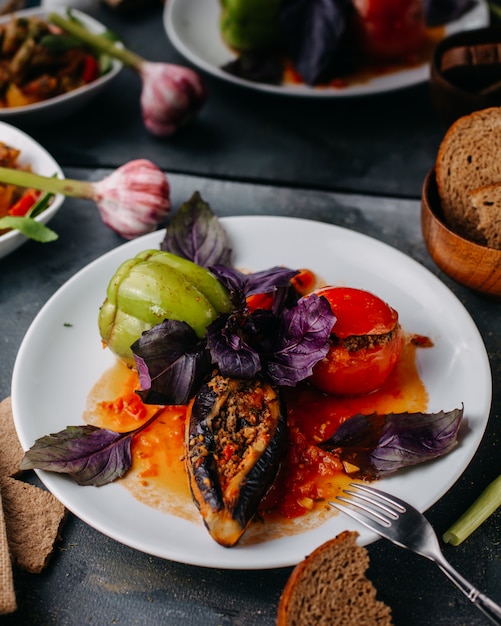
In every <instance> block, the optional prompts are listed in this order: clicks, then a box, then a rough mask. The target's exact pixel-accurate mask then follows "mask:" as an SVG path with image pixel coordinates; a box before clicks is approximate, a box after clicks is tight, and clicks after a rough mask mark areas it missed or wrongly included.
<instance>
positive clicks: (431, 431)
mask: <svg viewBox="0 0 501 626" xmlns="http://www.w3.org/2000/svg"><path fill="white" fill-rule="evenodd" d="M462 417H463V408H461V409H454V410H452V411H448V412H444V411H440V412H439V413H428V414H427V413H402V414H394V413H392V414H389V415H377V414H375V413H374V414H372V415H360V414H359V415H355V416H353V417H350V418H349V419H348V420H346V422H344V423H343V424H341V426H340V427H339V428H338V429H337V431H336V432H335V433H334V435H333V436H332V437H330V438H329V439H327V440H326V441H324V442H323V443H322V444H320V447H321V448H322V449H324V450H328V451H329V452H334V453H335V454H337V455H338V457H339V459H340V460H341V461H342V462H343V464H344V465H345V470H346V473H347V474H350V475H351V476H353V477H355V478H362V479H364V480H376V479H378V478H381V477H382V476H386V475H389V474H392V473H394V472H396V471H397V470H399V469H401V468H403V467H408V466H411V465H417V464H418V463H424V462H425V461H429V460H432V459H436V458H438V457H440V456H443V455H444V454H447V453H448V452H450V451H451V450H453V449H454V448H455V447H456V445H457V443H458V440H457V435H458V431H459V426H460V424H461V420H462Z"/></svg>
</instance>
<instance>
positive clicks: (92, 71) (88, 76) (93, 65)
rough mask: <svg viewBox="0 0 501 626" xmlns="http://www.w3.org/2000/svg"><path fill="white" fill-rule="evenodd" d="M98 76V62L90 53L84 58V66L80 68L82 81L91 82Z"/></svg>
mask: <svg viewBox="0 0 501 626" xmlns="http://www.w3.org/2000/svg"><path fill="white" fill-rule="evenodd" d="M98 76H99V64H98V62H97V60H96V58H95V57H93V56H92V55H91V54H89V55H87V56H86V57H85V59H84V67H83V70H82V80H83V81H84V83H91V82H92V81H93V80H96V78H98Z"/></svg>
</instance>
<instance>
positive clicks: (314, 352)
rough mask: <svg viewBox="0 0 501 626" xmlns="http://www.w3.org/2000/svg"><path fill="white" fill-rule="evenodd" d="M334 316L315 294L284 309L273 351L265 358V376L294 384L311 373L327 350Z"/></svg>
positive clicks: (274, 380)
mask: <svg viewBox="0 0 501 626" xmlns="http://www.w3.org/2000/svg"><path fill="white" fill-rule="evenodd" d="M335 319H336V318H335V316H334V313H333V312H332V310H331V307H330V305H329V303H328V302H327V300H326V299H325V298H323V297H318V296H316V295H315V294H312V295H310V296H308V297H306V298H301V299H300V300H299V301H298V303H297V304H296V306H295V307H293V308H292V309H285V310H284V311H283V313H282V316H281V320H280V321H281V323H280V330H279V333H278V336H277V335H275V337H276V339H275V343H274V350H273V352H272V353H271V354H270V355H268V356H267V359H266V363H265V371H266V374H267V375H268V377H269V378H270V379H271V380H272V381H273V382H275V383H276V384H278V385H287V386H290V387H293V386H295V385H296V384H297V383H298V382H299V381H301V380H304V379H305V378H307V377H308V376H311V374H312V371H313V366H314V365H315V364H316V363H318V361H320V359H323V358H324V356H325V355H326V354H327V352H328V350H329V336H330V334H331V331H332V327H333V325H334V322H335Z"/></svg>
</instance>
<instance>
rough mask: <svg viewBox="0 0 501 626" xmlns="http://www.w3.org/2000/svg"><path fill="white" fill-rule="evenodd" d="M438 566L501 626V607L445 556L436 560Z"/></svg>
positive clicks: (487, 615)
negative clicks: (462, 574) (458, 570)
mask: <svg viewBox="0 0 501 626" xmlns="http://www.w3.org/2000/svg"><path fill="white" fill-rule="evenodd" d="M435 562H436V564H437V565H438V567H439V568H440V569H441V570H442V571H443V572H444V574H445V575H446V576H447V577H448V578H449V580H451V581H452V582H453V583H454V584H455V585H456V587H457V588H458V589H460V590H461V591H462V592H463V593H464V595H465V596H466V597H467V598H468V600H470V601H471V602H473V604H474V605H475V606H476V607H477V609H479V610H480V611H482V613H483V614H484V615H485V616H486V617H488V618H489V619H490V620H491V622H492V623H494V624H498V626H501V607H500V606H499V605H498V604H496V603H495V602H494V601H493V600H491V599H490V598H488V597H487V596H486V595H484V594H483V593H480V591H479V590H478V589H477V588H476V587H474V586H473V585H472V584H471V583H469V582H468V581H467V580H466V578H464V577H463V576H461V574H460V573H459V572H457V571H456V570H455V569H454V568H453V567H452V565H451V564H450V563H449V562H448V561H447V560H446V559H445V557H441V558H437V559H436V560H435Z"/></svg>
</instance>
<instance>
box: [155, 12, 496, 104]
mask: <svg viewBox="0 0 501 626" xmlns="http://www.w3.org/2000/svg"><path fill="white" fill-rule="evenodd" d="M218 7H219V0H169V1H168V2H166V4H165V9H164V14H163V21H164V28H165V31H166V33H167V36H168V38H169V39H170V41H171V43H172V44H173V45H174V47H175V48H176V49H177V50H178V52H180V53H181V54H182V55H183V56H184V57H185V58H186V59H188V60H189V61H190V62H191V63H193V64H194V65H196V66H197V67H199V68H200V69H202V70H204V71H205V72H207V73H209V74H211V75H213V76H215V77H217V78H220V79H222V80H224V81H227V82H229V83H233V84H236V85H240V86H243V87H248V88H250V89H253V90H256V91H261V92H265V93H273V94H278V95H282V96H294V97H306V98H350V97H358V96H368V95H374V94H378V93H385V92H388V91H393V90H397V89H403V88H406V87H411V86H413V85H417V84H419V83H422V82H426V81H427V80H428V79H429V76H430V68H429V64H428V63H424V64H422V65H419V66H418V67H415V68H410V69H407V70H402V71H401V72H395V73H393V74H390V75H385V76H381V77H375V78H373V79H371V80H369V81H368V82H366V83H364V84H356V85H350V86H348V87H342V88H337V87H328V88H322V89H320V88H312V87H309V86H307V85H304V86H303V85H297V86H296V85H286V86H277V85H267V84H265V83H259V82H254V81H250V80H246V79H243V78H240V77H238V76H232V75H231V74H229V73H228V72H225V71H224V70H222V69H220V68H221V65H223V64H225V63H228V62H229V61H231V60H232V59H234V58H235V54H232V52H231V51H230V50H229V49H228V48H227V47H226V46H225V45H224V44H223V42H222V40H221V39H220V36H219V32H218V30H217V24H216V26H215V25H214V24H213V23H212V22H213V21H214V19H212V20H211V19H207V17H211V18H214V15H215V14H216V12H217V10H218ZM192 9H193V10H195V13H197V14H198V16H199V19H200V20H202V19H203V22H204V30H203V32H204V36H203V37H198V38H197V45H198V43H200V45H201V46H202V48H201V49H199V50H197V49H196V47H195V46H193V44H192V43H191V42H190V41H188V37H187V33H189V28H190V27H189V17H190V11H192ZM201 10H202V13H203V12H205V13H204V14H203V17H202V16H201V15H200V11H201ZM488 23H489V9H488V6H487V2H486V0H474V6H473V7H472V9H470V10H469V11H468V12H467V13H465V14H464V15H462V16H461V17H460V18H458V19H456V20H454V21H453V22H450V23H449V24H447V25H446V27H445V33H446V35H451V34H453V33H455V32H458V31H461V30H466V29H470V28H480V27H482V26H486V25H487V24H488ZM216 37H217V38H218V39H216ZM209 46H210V47H211V49H212V50H213V52H214V53H215V56H217V58H218V62H217V63H216V62H213V61H212V60H208V59H207V54H204V53H203V49H204V48H205V51H207V50H209Z"/></svg>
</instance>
